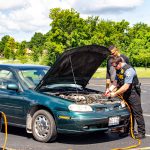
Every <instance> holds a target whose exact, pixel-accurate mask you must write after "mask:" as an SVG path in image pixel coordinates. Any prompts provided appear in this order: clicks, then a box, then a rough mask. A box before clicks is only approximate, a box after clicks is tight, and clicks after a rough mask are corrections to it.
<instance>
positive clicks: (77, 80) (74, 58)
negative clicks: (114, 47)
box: [36, 45, 109, 89]
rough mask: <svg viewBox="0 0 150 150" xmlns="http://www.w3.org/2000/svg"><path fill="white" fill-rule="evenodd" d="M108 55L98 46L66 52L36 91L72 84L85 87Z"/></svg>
mask: <svg viewBox="0 0 150 150" xmlns="http://www.w3.org/2000/svg"><path fill="white" fill-rule="evenodd" d="M108 55H109V51H108V49H107V48H106V47H103V46H98V45H88V46H83V47H77V48H73V49H71V50H68V51H66V52H64V53H63V54H62V55H61V56H60V57H59V58H58V59H57V61H56V62H55V63H54V65H53V66H52V67H51V68H50V70H49V71H48V72H47V74H46V75H45V76H44V77H43V79H42V80H41V82H40V83H39V85H38V86H37V88H36V89H40V88H41V87H42V86H46V85H52V84H61V83H63V84H64V83H65V84H71V83H73V84H78V85H81V86H82V87H85V86H86V85H87V84H88V82H89V80H90V79H91V77H92V76H93V74H94V73H95V72H96V70H97V69H98V67H99V66H100V65H101V64H102V62H103V61H104V60H105V59H106V58H107V56H108Z"/></svg>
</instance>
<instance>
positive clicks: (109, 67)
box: [106, 54, 130, 81]
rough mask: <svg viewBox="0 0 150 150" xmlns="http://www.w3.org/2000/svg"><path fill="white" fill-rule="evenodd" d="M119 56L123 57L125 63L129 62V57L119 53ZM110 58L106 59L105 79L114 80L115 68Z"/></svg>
mask: <svg viewBox="0 0 150 150" xmlns="http://www.w3.org/2000/svg"><path fill="white" fill-rule="evenodd" d="M120 57H122V58H123V60H124V62H126V63H127V64H130V63H129V58H128V57H127V56H125V55H123V54H121V55H120ZM111 59H112V57H109V58H108V60H107V72H106V79H110V80H111V81H114V80H115V76H116V70H115V68H114V67H113V66H112V65H111Z"/></svg>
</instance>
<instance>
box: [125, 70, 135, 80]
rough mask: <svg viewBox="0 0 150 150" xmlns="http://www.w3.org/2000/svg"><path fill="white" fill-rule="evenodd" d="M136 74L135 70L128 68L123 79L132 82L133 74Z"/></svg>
mask: <svg viewBox="0 0 150 150" xmlns="http://www.w3.org/2000/svg"><path fill="white" fill-rule="evenodd" d="M135 75H136V72H135V70H134V69H133V68H129V69H127V70H126V71H125V79H124V83H132V81H133V78H134V76H135Z"/></svg>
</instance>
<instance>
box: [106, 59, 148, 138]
mask: <svg viewBox="0 0 150 150" xmlns="http://www.w3.org/2000/svg"><path fill="white" fill-rule="evenodd" d="M112 65H113V66H114V67H115V69H116V78H115V81H114V82H113V84H112V85H111V86H110V88H109V91H110V92H109V93H108V94H107V95H108V96H110V97H115V96H117V95H120V94H122V95H123V98H124V99H125V100H126V102H127V103H128V104H129V106H130V108H131V112H132V114H133V119H135V120H136V122H137V128H138V134H137V135H136V136H135V137H136V138H140V139H141V138H144V137H145V122H144V117H143V111H142V107H141V98H140V95H141V89H140V83H139V80H138V77H137V74H136V72H135V70H134V69H133V68H132V67H131V66H130V65H128V64H127V63H125V62H123V60H122V58H121V57H117V58H115V59H113V61H112ZM115 88H116V89H117V90H116V91H115V92H113V90H114V89H115Z"/></svg>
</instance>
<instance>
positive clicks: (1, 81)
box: [0, 69, 16, 89]
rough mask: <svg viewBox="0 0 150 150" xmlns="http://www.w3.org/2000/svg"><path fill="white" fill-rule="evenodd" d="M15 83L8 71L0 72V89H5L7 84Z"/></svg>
mask: <svg viewBox="0 0 150 150" xmlns="http://www.w3.org/2000/svg"><path fill="white" fill-rule="evenodd" d="M15 81H16V78H15V76H14V75H13V73H12V72H11V71H9V70H4V69H3V70H0V89H7V85H8V84H9V83H14V82H15Z"/></svg>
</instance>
